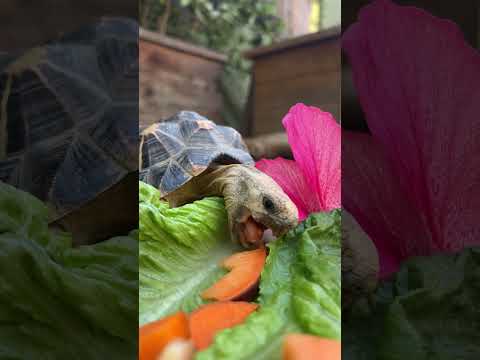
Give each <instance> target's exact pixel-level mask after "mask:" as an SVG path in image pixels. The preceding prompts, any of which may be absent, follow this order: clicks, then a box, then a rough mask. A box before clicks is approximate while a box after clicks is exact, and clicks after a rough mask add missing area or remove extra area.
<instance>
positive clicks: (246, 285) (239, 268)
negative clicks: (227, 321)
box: [201, 248, 267, 301]
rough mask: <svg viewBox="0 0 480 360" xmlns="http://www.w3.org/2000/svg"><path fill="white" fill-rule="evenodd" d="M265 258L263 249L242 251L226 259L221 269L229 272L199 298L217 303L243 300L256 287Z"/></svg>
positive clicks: (265, 252)
mask: <svg viewBox="0 0 480 360" xmlns="http://www.w3.org/2000/svg"><path fill="white" fill-rule="evenodd" d="M266 257H267V251H266V249H265V248H260V249H256V250H251V251H243V252H239V253H236V254H234V255H232V256H230V257H228V258H227V259H225V260H224V261H223V263H222V267H224V268H226V269H227V270H230V272H229V273H228V274H226V275H225V276H224V277H222V278H221V279H220V280H219V281H217V282H216V283H215V284H213V285H212V286H211V287H210V288H208V289H207V290H205V291H204V292H203V293H202V294H201V297H202V298H203V299H205V300H219V301H227V300H245V299H246V296H247V295H248V294H249V293H250V292H251V291H252V290H256V288H257V286H258V281H259V279H260V275H261V273H262V270H263V266H264V265H265V259H266Z"/></svg>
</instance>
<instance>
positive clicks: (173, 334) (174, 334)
mask: <svg viewBox="0 0 480 360" xmlns="http://www.w3.org/2000/svg"><path fill="white" fill-rule="evenodd" d="M189 335H190V333H189V328H188V319H187V316H186V315H185V313H183V312H181V311H180V312H177V313H176V314H173V315H170V316H168V317H166V318H163V319H160V320H157V321H154V322H151V323H148V324H146V325H144V326H142V327H140V329H139V337H140V339H139V358H140V360H155V359H156V358H157V356H158V354H160V353H161V351H162V350H163V348H164V347H165V346H166V345H167V344H168V343H169V342H170V341H172V340H174V339H187V338H189Z"/></svg>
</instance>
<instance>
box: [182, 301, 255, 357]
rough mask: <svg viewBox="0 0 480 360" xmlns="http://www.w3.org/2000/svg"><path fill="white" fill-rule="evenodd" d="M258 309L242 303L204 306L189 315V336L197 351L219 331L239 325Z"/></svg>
mask: <svg viewBox="0 0 480 360" xmlns="http://www.w3.org/2000/svg"><path fill="white" fill-rule="evenodd" d="M257 307H258V305H257V304H252V303H248V302H243V301H221V302H214V303H210V304H207V305H204V306H202V307H200V308H198V309H197V310H195V311H194V312H192V313H191V314H190V334H191V335H192V340H193V343H194V344H195V348H196V349H197V350H201V349H205V348H206V347H208V346H209V345H210V344H211V343H212V341H213V338H214V336H215V335H216V334H217V333H218V332H219V331H221V330H223V329H227V328H230V327H232V326H235V325H238V324H241V323H242V322H243V321H244V320H245V319H246V318H247V316H248V315H250V314H251V313H252V312H253V311H255V309H256V308H257Z"/></svg>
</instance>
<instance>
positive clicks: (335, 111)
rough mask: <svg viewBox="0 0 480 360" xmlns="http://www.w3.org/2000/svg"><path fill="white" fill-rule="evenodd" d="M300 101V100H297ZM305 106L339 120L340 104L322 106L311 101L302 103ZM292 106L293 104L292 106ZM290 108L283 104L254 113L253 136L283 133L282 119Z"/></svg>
mask: <svg viewBox="0 0 480 360" xmlns="http://www.w3.org/2000/svg"><path fill="white" fill-rule="evenodd" d="M299 101H301V99H299ZM303 102H304V103H305V104H307V105H314V106H317V107H319V108H321V109H322V110H323V111H327V112H329V113H331V114H332V115H333V116H334V118H335V119H336V120H337V121H339V119H340V104H338V103H334V104H327V103H325V104H323V103H316V102H311V101H303ZM292 105H293V104H292ZM289 108H290V106H286V105H285V104H276V105H274V106H272V107H268V108H267V107H265V108H263V109H259V110H258V111H257V112H256V119H257V121H255V123H254V128H253V129H252V134H253V136H258V135H263V134H269V133H272V132H279V131H285V129H284V128H283V126H282V118H283V117H284V116H285V115H286V114H287V113H288V110H289Z"/></svg>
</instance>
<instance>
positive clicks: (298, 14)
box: [139, 0, 341, 137]
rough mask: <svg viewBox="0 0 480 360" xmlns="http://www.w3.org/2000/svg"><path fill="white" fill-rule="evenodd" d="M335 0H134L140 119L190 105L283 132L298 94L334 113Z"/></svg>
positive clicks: (254, 131)
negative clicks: (137, 26) (285, 118)
mask: <svg viewBox="0 0 480 360" xmlns="http://www.w3.org/2000/svg"><path fill="white" fill-rule="evenodd" d="M340 11H341V5H340V1H339V0H262V1H256V0H141V1H140V9H139V13H140V26H141V29H140V123H141V124H140V125H141V127H145V126H148V125H149V124H151V123H153V122H156V121H159V120H164V119H166V118H167V117H169V116H171V115H173V114H174V113H176V112H178V111H180V110H193V111H196V112H198V113H200V114H202V115H204V116H206V117H208V118H210V119H211V120H213V121H215V122H217V123H220V124H226V125H229V126H233V127H235V128H236V129H238V130H239V131H240V132H241V133H242V134H243V135H244V136H247V137H252V136H260V135H262V136H264V135H267V134H277V133H278V134H280V133H281V132H283V128H282V126H281V119H282V117H283V116H284V115H285V114H286V113H287V112H288V109H289V108H290V107H291V106H292V105H294V104H295V103H296V102H304V103H306V104H307V105H315V106H318V107H321V108H322V109H324V110H326V111H329V112H332V113H333V114H334V116H335V118H336V119H337V120H339V119H340V95H341V94H340V68H341V61H340V16H341V13H340Z"/></svg>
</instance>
